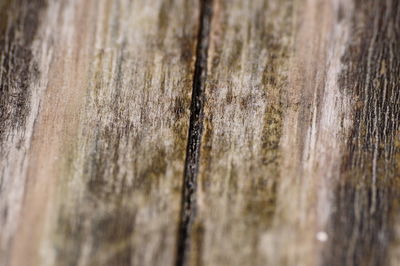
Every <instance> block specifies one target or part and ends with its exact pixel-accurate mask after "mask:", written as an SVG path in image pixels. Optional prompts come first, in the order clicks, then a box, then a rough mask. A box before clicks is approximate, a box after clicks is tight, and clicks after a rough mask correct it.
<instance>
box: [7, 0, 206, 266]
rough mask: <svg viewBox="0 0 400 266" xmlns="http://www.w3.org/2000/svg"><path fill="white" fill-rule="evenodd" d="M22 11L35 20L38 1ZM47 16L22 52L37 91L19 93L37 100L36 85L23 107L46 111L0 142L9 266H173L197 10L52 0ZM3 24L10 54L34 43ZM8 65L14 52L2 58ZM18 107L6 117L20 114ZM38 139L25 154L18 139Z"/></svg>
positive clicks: (179, 5)
mask: <svg viewBox="0 0 400 266" xmlns="http://www.w3.org/2000/svg"><path fill="white" fill-rule="evenodd" d="M15 4H16V5H19V7H18V6H16V8H18V10H22V11H18V12H21V14H19V13H18V14H17V13H15V11H14V10H12V9H8V10H6V11H4V12H9V13H10V14H11V15H10V16H15V15H17V16H19V18H17V19H20V20H22V21H25V20H27V19H28V18H29V16H28V15H27V14H26V13H25V12H28V11H29V8H31V5H33V4H31V2H30V1H19V2H18V3H15ZM12 5H14V3H12ZM32 8H33V9H35V12H38V11H39V8H38V7H36V6H33V7H32ZM36 9H37V11H36ZM4 10H5V9H4ZM25 10H28V11H25ZM29 12H30V11H29ZM31 15H32V16H35V19H39V14H35V13H34V14H31ZM40 19H41V22H40V25H32V27H36V28H37V30H36V29H35V31H37V33H36V32H35V31H31V30H30V28H28V29H26V31H29V32H28V33H29V34H32V35H34V36H32V38H33V41H31V42H32V43H33V44H31V43H28V41H25V42H26V43H23V45H22V48H18V47H17V48H16V50H17V51H18V52H21V51H24V50H21V49H26V50H27V51H28V52H30V53H31V54H32V61H35V62H37V70H36V69H33V70H36V71H37V81H36V83H32V82H31V79H29V80H26V82H27V85H26V87H20V88H19V89H20V90H21V91H22V92H26V93H28V92H30V91H31V90H33V91H34V86H35V85H36V84H39V85H36V86H38V87H40V88H38V89H37V90H40V91H41V92H42V94H41V95H39V96H35V95H28V96H27V97H26V99H25V98H24V99H22V100H21V101H22V102H23V103H24V104H26V105H33V104H31V100H30V98H34V97H38V98H39V103H38V107H35V108H39V110H38V111H35V110H32V111H31V112H29V110H28V111H27V115H25V116H23V114H21V115H20V116H19V117H16V119H17V118H18V119H20V120H21V122H16V125H19V124H18V123H21V124H26V126H25V128H24V127H22V126H21V127H20V128H18V130H20V131H18V132H17V133H14V132H13V131H12V130H11V129H9V128H8V127H2V129H4V131H5V133H7V134H9V136H8V137H9V139H7V140H5V141H4V142H2V143H4V150H6V151H7V152H5V153H2V154H3V155H2V156H4V157H2V163H3V162H5V164H4V165H2V173H3V174H2V182H1V183H2V184H5V186H6V188H5V190H6V194H5V195H4V194H3V193H2V201H1V204H2V214H1V219H2V221H4V222H2V229H4V231H3V230H2V234H1V241H2V242H1V243H2V254H5V255H4V256H1V259H0V261H1V262H0V264H1V265H129V264H132V265H171V264H173V260H174V256H175V244H176V241H177V240H176V236H177V226H178V224H179V223H178V220H179V210H180V204H181V201H180V200H181V184H182V176H183V168H184V159H185V148H186V143H187V140H186V136H187V131H188V124H189V103H190V95H191V89H192V75H193V72H194V58H195V55H194V51H195V46H196V39H197V31H198V29H197V28H198V26H197V24H198V21H199V19H198V3H197V1H179V0H178V1H156V0H155V1H123V0H121V1H106V0H104V1H48V3H47V6H46V7H45V9H44V10H43V11H42V13H41V15H40ZM5 23H6V24H5V25H7V26H6V27H8V30H9V32H10V33H8V35H6V40H5V42H7V43H6V45H11V46H13V45H18V43H19V41H18V40H10V39H9V36H10V35H12V34H15V35H17V34H22V36H23V37H21V38H28V33H24V32H22V33H19V29H18V31H17V30H16V29H13V28H12V27H16V26H17V24H18V23H19V22H18V20H17V22H14V21H7V22H5ZM27 23H32V22H29V21H28V22H27ZM25 35H27V37H24V36H25ZM29 38H30V37H29ZM8 42H11V44H9V43H8ZM14 42H15V44H14ZM7 56H14V55H13V54H12V53H9V51H4V52H3V51H2V58H4V57H7ZM20 57H21V58H20ZM12 58H15V60H29V57H26V56H25V55H21V56H20V55H18V54H17V55H15V56H14V57H12ZM4 60H7V58H5V59H4ZM28 63H29V62H28ZM21 64H24V62H22V63H21ZM27 65H28V64H27ZM10 66H12V65H10V64H9V63H7V62H5V63H3V67H2V69H6V70H7V67H10ZM28 66H29V65H28ZM33 70H32V69H30V68H29V69H26V70H24V69H23V70H21V71H26V72H27V74H29V75H31V73H35V72H33ZM6 74H7V75H10V76H11V77H14V76H13V75H16V76H15V79H17V78H18V75H19V73H18V72H17V73H12V72H11V71H9V73H8V72H7V73H6ZM6 78H7V77H6ZM7 82H8V83H4V84H6V85H7V84H9V83H10V84H11V85H10V86H16V87H18V85H19V84H17V82H18V80H16V81H14V80H11V81H9V80H7ZM2 84H3V82H2ZM7 89H8V87H6V90H7ZM8 90H11V89H8ZM11 93H12V92H10V94H11ZM10 97H12V96H10ZM21 97H22V96H21ZM15 105H16V107H14V106H13V105H11V104H9V103H5V104H2V108H3V107H4V108H14V109H12V112H14V113H15V112H20V111H19V109H16V108H20V107H19V106H18V103H17V104H15ZM28 107H29V106H28ZM14 110H15V111H14ZM21 112H22V111H21ZM32 112H33V113H32ZM2 122H3V123H8V124H11V126H9V127H12V126H13V124H12V123H11V122H12V121H11V122H8V120H4V119H2ZM8 124H7V126H8ZM32 130H33V137H31V136H29V135H28V134H26V135H28V136H26V135H25V136H26V137H27V138H28V140H26V143H24V144H25V145H24V146H23V147H24V150H23V152H20V151H19V150H18V147H17V145H15V144H14V143H16V140H14V138H16V137H18V135H17V134H21V135H24V134H25V132H28V133H29V132H30V131H32ZM2 149H3V147H2ZM4 150H3V151H4ZM15 150H16V151H15ZM14 153H18V154H17V155H18V156H19V153H23V155H20V156H22V157H23V159H21V160H24V162H26V165H23V166H22V167H23V170H21V169H20V167H21V166H20V165H17V164H16V163H15V164H10V163H9V162H10V161H11V162H12V161H14V160H16V155H14ZM8 169H10V170H8ZM7 171H20V172H17V173H10V172H7ZM10 180H13V181H12V182H11V181H10ZM25 180H26V181H25ZM13 182H15V183H16V184H15V185H14V184H13ZM3 186H4V185H3ZM20 190H22V192H21V193H20ZM17 193H19V194H18V195H16V194H17ZM3 195H4V196H3ZM3 197H4V198H5V200H3ZM15 197H19V198H18V200H15V199H14V198H15ZM18 202H22V210H21V211H19V209H18V208H17V207H18V206H16V205H15V204H16V203H18ZM4 210H11V211H13V212H18V213H15V214H13V216H11V217H10V216H7V215H6V214H4V213H5V212H6V211H4ZM3 232H4V235H3ZM11 237H12V240H13V241H10V238H11Z"/></svg>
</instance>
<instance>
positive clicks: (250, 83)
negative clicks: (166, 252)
mask: <svg viewBox="0 0 400 266" xmlns="http://www.w3.org/2000/svg"><path fill="white" fill-rule="evenodd" d="M213 12H214V14H213V23H212V25H211V35H210V51H209V58H208V60H209V75H208V78H207V81H206V89H205V93H206V103H205V111H204V112H205V120H204V127H205V129H204V136H203V139H202V141H203V143H202V149H201V156H200V158H201V162H200V170H199V174H198V189H197V200H198V202H197V205H198V214H197V217H196V219H195V220H194V226H193V229H192V233H191V236H190V238H191V248H190V254H191V255H190V259H189V260H188V264H190V265H248V264H251V265H389V260H390V258H388V253H387V252H388V249H389V247H390V246H393V247H395V246H396V244H395V243H394V242H393V240H392V235H391V234H392V233H393V218H394V217H393V213H396V212H398V211H399V209H398V206H397V205H396V204H398V203H396V202H398V196H399V188H398V186H397V185H396V184H397V183H398V180H399V169H398V162H397V163H396V160H398V158H396V156H397V157H398V155H396V154H398V153H399V150H398V147H396V145H395V138H398V137H399V136H398V130H399V109H398V105H399V103H400V99H399V94H398V86H399V85H398V82H399V81H398V78H397V77H398V73H397V71H398V61H399V60H398V59H397V58H396V57H395V56H394V54H396V55H397V54H398V52H397V49H398V30H399V26H395V25H399V21H398V20H399V16H398V14H399V13H398V12H399V8H398V4H397V2H395V1H386V2H385V3H380V2H376V1H375V2H374V1H371V2H368V3H367V4H366V5H364V3H363V4H362V3H361V2H357V1H355V2H354V3H353V2H352V1H319V0H313V1H262V0H260V1H218V0H217V1H214V7H213ZM372 21H375V24H372V23H373V22H372ZM373 32H375V34H374V33H373ZM378 32H379V34H378ZM373 34H374V35H373ZM384 51H386V52H384ZM368 54H369V56H368ZM368 58H369V59H368ZM368 60H369V61H368ZM389 62H390V63H389ZM382 64H383V65H384V67H385V69H384V70H383V71H384V72H382V70H381V69H382ZM389 64H390V67H389V66H388V65H389ZM386 68H388V69H390V70H387V69H386ZM373 106H375V107H373ZM359 108H361V109H359ZM361 110H364V111H363V112H361ZM374 156H375V157H374ZM380 158H381V159H380ZM376 180H380V181H376ZM379 184H380V185H379ZM373 206H374V208H375V209H373V208H372V207H373ZM376 208H378V209H379V211H378V210H377V209H376ZM365 219H366V220H365ZM393 256H394V255H393ZM393 256H392V257H393ZM396 261H397V259H396V258H394V257H393V258H392V264H393V265H396Z"/></svg>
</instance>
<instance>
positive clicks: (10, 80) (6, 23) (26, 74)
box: [0, 0, 46, 145]
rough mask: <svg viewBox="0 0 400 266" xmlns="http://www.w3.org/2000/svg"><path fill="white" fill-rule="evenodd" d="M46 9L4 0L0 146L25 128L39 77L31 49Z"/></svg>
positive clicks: (36, 1)
mask: <svg viewBox="0 0 400 266" xmlns="http://www.w3.org/2000/svg"><path fill="white" fill-rule="evenodd" d="M45 6H46V1H44V0H33V1H26V0H17V1H11V0H7V1H3V2H2V5H1V6H0V95H1V97H0V145H1V144H2V143H3V141H4V140H5V138H6V137H7V133H9V132H11V131H13V130H20V131H22V132H23V130H24V128H25V121H26V118H27V116H28V114H29V111H30V102H31V101H30V100H31V99H30V94H31V92H30V90H29V86H30V85H31V84H32V83H33V82H34V80H35V79H36V78H37V76H38V75H39V70H38V67H37V64H36V63H35V62H34V61H33V55H32V48H31V45H32V42H33V40H34V37H35V35H36V32H37V29H38V26H39V22H40V14H41V10H42V9H44V8H45Z"/></svg>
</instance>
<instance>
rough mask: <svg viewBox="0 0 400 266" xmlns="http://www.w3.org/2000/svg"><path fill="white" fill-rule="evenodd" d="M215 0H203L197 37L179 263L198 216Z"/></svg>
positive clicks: (178, 265)
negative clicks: (199, 182)
mask: <svg viewBox="0 0 400 266" xmlns="http://www.w3.org/2000/svg"><path fill="white" fill-rule="evenodd" d="M212 1H213V0H200V4H201V7H200V8H201V11H200V29H199V33H198V37H197V38H198V40H197V48H196V49H197V50H196V63H195V70H194V76H193V88H192V103H191V107H190V125H189V134H188V144H187V150H186V161H185V170H184V177H183V188H182V205H181V216H180V224H179V232H178V234H179V235H178V244H177V254H176V266H185V265H187V264H188V257H189V255H188V253H189V250H190V235H191V234H190V233H191V229H192V224H193V221H194V219H195V216H196V187H197V175H198V172H199V158H200V149H201V136H202V132H203V116H204V110H203V109H204V102H205V92H204V88H205V81H206V79H207V56H208V55H207V54H208V44H209V39H210V27H211V16H212Z"/></svg>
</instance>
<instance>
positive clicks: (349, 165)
mask: <svg viewBox="0 0 400 266" xmlns="http://www.w3.org/2000/svg"><path fill="white" fill-rule="evenodd" d="M399 14H400V3H399V1H396V0H389V1H359V0H358V1H356V3H355V13H354V18H353V26H352V34H351V36H352V37H351V41H350V46H349V47H348V49H347V52H346V54H345V56H344V57H343V64H344V65H345V69H344V70H343V72H342V73H341V77H340V87H341V88H342V90H343V92H344V93H346V94H348V95H350V97H351V99H352V101H353V102H352V105H353V119H354V123H353V128H352V130H351V132H350V136H349V138H348V141H347V145H346V147H345V150H344V152H345V156H344V157H343V160H342V167H341V180H340V183H339V185H338V187H337V188H336V194H335V197H336V200H335V203H336V206H335V210H334V213H333V215H332V221H331V226H332V229H331V230H332V232H331V234H332V236H333V239H332V241H331V243H330V244H329V246H328V248H327V250H326V255H325V262H324V265H387V264H388V261H387V259H388V247H389V244H390V243H391V235H392V230H393V228H392V226H393V225H392V223H393V218H394V214H395V213H398V211H399V205H398V202H399V198H400V187H399V185H398V184H399V178H400V175H399V173H400V168H399V165H398V162H396V160H398V158H399V154H400V149H399V147H398V146H396V145H395V142H396V141H398V139H399V137H400V135H399V126H400V90H399V87H398V81H399V76H400V43H399V40H400V28H399V25H400V16H399Z"/></svg>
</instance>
